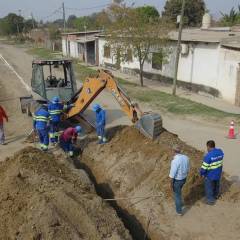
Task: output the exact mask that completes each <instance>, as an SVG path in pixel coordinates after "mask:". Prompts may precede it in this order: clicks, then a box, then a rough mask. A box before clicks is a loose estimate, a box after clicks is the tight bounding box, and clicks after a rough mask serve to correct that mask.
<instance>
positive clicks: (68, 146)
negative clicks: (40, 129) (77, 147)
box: [60, 138, 74, 152]
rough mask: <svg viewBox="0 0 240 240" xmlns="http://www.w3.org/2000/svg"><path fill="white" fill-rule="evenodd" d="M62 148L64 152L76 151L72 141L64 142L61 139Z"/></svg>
mask: <svg viewBox="0 0 240 240" xmlns="http://www.w3.org/2000/svg"><path fill="white" fill-rule="evenodd" d="M60 147H61V148H62V149H63V151H64V152H71V151H74V147H73V144H72V141H71V140H69V141H64V140H63V139H61V138H60Z"/></svg>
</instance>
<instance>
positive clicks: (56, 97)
mask: <svg viewBox="0 0 240 240" xmlns="http://www.w3.org/2000/svg"><path fill="white" fill-rule="evenodd" d="M59 102H60V99H59V97H58V96H55V97H53V98H52V103H59Z"/></svg>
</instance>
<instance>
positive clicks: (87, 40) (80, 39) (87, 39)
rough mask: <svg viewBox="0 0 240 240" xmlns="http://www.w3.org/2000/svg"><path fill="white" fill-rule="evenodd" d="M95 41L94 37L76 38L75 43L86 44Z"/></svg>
mask: <svg viewBox="0 0 240 240" xmlns="http://www.w3.org/2000/svg"><path fill="white" fill-rule="evenodd" d="M94 41H96V37H95V36H87V37H85V36H84V37H80V38H77V42H79V43H86V42H94Z"/></svg>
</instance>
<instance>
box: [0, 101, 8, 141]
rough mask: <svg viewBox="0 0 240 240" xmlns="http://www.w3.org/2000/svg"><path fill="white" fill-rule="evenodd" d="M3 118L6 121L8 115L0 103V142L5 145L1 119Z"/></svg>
mask: <svg viewBox="0 0 240 240" xmlns="http://www.w3.org/2000/svg"><path fill="white" fill-rule="evenodd" d="M4 119H5V120H6V121H7V122H8V116H7V114H6V112H5V110H4V109H3V107H2V106H1V105H0V144H1V145H5V135H4V128H3V121H4Z"/></svg>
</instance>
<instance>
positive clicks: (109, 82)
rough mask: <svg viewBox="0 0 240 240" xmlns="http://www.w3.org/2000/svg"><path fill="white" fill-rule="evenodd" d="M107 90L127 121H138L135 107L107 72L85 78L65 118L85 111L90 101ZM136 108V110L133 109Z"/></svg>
mask: <svg viewBox="0 0 240 240" xmlns="http://www.w3.org/2000/svg"><path fill="white" fill-rule="evenodd" d="M104 89H107V90H109V91H110V92H111V93H112V95H113V96H114V97H115V98H116V100H117V101H118V103H119V105H120V106H121V108H122V110H123V112H124V113H125V114H126V115H127V116H128V117H129V119H130V120H131V121H132V122H133V123H135V122H137V121H138V114H137V111H136V109H138V108H137V106H135V105H134V104H133V103H132V102H131V100H130V99H129V98H128V96H127V95H126V94H125V93H124V91H123V90H122V89H121V88H120V87H119V86H118V84H117V82H116V81H115V80H114V79H113V76H112V74H111V73H110V72H108V71H106V70H105V71H103V70H101V71H99V73H98V76H97V77H95V78H87V79H86V81H85V82H84V84H83V86H82V88H81V91H79V93H78V97H77V99H76V101H75V102H73V104H74V107H72V108H71V109H70V110H69V112H68V113H67V118H71V117H73V116H75V115H78V114H80V113H82V112H84V111H85V109H86V108H87V107H88V106H89V105H90V104H91V103H92V101H93V100H94V99H95V98H96V97H97V96H98V95H99V94H100V93H101V92H102V91H103V90H104ZM135 107H136V108H135Z"/></svg>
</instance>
